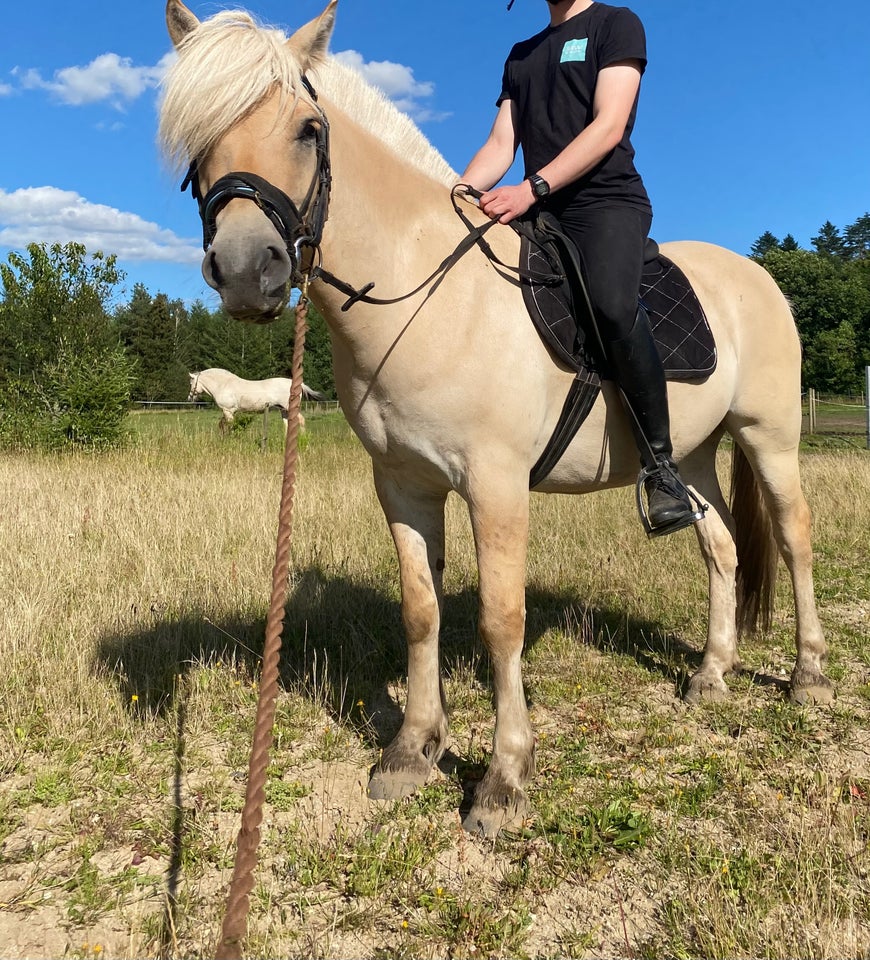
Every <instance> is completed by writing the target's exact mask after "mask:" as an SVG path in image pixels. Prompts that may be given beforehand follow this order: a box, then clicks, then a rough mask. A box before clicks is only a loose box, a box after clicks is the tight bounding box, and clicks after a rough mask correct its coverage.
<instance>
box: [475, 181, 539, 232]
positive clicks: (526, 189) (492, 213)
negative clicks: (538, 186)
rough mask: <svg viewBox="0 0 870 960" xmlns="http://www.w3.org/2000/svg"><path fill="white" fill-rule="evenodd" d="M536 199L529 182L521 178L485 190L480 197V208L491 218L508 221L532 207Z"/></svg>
mask: <svg viewBox="0 0 870 960" xmlns="http://www.w3.org/2000/svg"><path fill="white" fill-rule="evenodd" d="M536 201H537V198H536V197H535V194H534V191H533V190H532V185H531V183H529V181H528V180H523V182H522V183H518V184H515V185H513V186H507V187H496V188H495V189H494V190H487V191H486V192H485V193H484V194H483V195H482V196H481V198H480V209H481V210H483V212H484V213H485V214H486V215H487V216H488V217H489V218H490V219H492V220H498V221H499V222H500V223H510V222H511V220H515V219H516V218H517V217H521V216H522V215H523V214H524V213H525V212H526V211H527V210H529V209H530V208H531V207H533V206H534V205H535V203H536Z"/></svg>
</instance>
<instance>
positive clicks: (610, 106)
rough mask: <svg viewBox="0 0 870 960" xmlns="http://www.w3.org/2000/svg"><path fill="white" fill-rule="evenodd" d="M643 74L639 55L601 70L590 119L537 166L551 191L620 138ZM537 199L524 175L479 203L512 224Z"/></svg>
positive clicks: (587, 167) (587, 166)
mask: <svg viewBox="0 0 870 960" xmlns="http://www.w3.org/2000/svg"><path fill="white" fill-rule="evenodd" d="M640 78H641V62H640V61H639V60H634V59H632V60H620V61H617V62H616V63H612V64H610V65H608V66H606V67H604V69H603V70H601V72H600V73H599V74H598V80H597V83H596V86H595V99H594V101H593V103H592V115H593V119H592V122H591V123H590V124H589V126H587V127H586V129H585V130H583V132H582V133H581V134H580V135H579V136H577V137H575V138H574V139H573V140H572V141H571V142H570V143H569V144H568V146H567V147H565V149H564V150H562V152H561V153H560V154H558V155H557V156H556V157H554V158H553V159H552V160H551V161H550V162H549V163H548V164H546V165H545V166H543V167H542V168H541V169H540V170H536V171H535V172H536V173H538V174H540V176H542V177H543V178H544V179H545V180H546V181H547V183H549V185H550V190H551V191H556V190H560V189H561V188H562V187H566V186H568V184H570V183H573V182H574V181H575V180H579V179H580V177H582V176H583V175H584V174H587V173H588V172H589V171H590V170H592V168H593V167H595V166H597V164H599V163H600V162H601V161H602V160H603V159H604V158H605V157H606V156H607V154H608V153H610V151H611V150H613V149H614V147H616V145H617V144H618V143H619V142H620V140H622V138H623V136H624V135H625V128H626V127H627V126H628V120H629V117H630V116H631V111H632V107H633V106H634V101H635V99H636V97H637V91H638V89H639V87H640ZM502 109H504V104H502ZM497 123H498V120H496V124H497ZM511 128H512V129H513V124H511ZM476 159H477V158H475V160H476ZM474 162H475V161H474V160H473V161H472V166H473V165H474ZM469 169H470V168H469ZM494 182H495V181H494ZM534 203H535V195H534V193H533V192H532V187H531V184H530V183H529V182H528V180H524V181H523V182H522V183H520V184H515V185H511V186H505V187H498V188H497V189H495V190H490V191H488V192H486V193H484V195H483V196H482V197H481V200H480V208H481V210H483V212H484V213H486V215H487V216H489V217H492V218H493V219H496V220H501V222H502V223H508V222H510V221H511V220H513V219H514V218H515V217H519V216H522V214H524V213H525V212H526V211H527V210H528V209H529V208H530V207H531V206H532V205H533V204H534Z"/></svg>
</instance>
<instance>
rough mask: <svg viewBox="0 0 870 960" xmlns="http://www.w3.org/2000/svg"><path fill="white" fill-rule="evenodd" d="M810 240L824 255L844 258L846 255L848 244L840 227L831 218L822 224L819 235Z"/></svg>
mask: <svg viewBox="0 0 870 960" xmlns="http://www.w3.org/2000/svg"><path fill="white" fill-rule="evenodd" d="M810 242H811V243H812V245H813V246H814V247H815V248H816V250H817V252H818V253H820V254H821V255H822V256H823V257H832V258H834V259H843V258H844V257H845V255H846V244H845V242H844V240H843V238H842V236H840V231H839V229H838V228H837V227H835V226H834V224H833V223H831V221H830V220H826V221H825V222H824V223H823V224H822V226H821V228H820V229H819V233H818V236H815V237H813V238H812V240H811V241H810Z"/></svg>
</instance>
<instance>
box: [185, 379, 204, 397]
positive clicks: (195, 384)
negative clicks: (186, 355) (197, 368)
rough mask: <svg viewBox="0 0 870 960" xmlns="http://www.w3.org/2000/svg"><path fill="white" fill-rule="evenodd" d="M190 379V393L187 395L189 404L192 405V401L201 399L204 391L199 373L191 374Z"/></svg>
mask: <svg viewBox="0 0 870 960" xmlns="http://www.w3.org/2000/svg"><path fill="white" fill-rule="evenodd" d="M188 377H189V378H190V391H189V392H188V394H187V402H188V403H191V402H192V401H194V400H198V399H199V395H200V394H201V393H202V390H201V388H200V386H199V374H198V373H189V374H188Z"/></svg>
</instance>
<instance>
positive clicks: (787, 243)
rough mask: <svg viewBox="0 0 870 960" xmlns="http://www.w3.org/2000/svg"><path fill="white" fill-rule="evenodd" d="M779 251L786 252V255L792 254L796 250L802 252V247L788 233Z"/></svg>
mask: <svg viewBox="0 0 870 960" xmlns="http://www.w3.org/2000/svg"><path fill="white" fill-rule="evenodd" d="M779 249H780V250H785V251H786V253H792V252H793V251H795V250H800V245H799V244H798V242H797V240H795V238H794V237H793V236H792V235H791V234H790V233H787V234H786V235H785V236H784V237H783V238H782V243H781V244H780V245H779Z"/></svg>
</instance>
